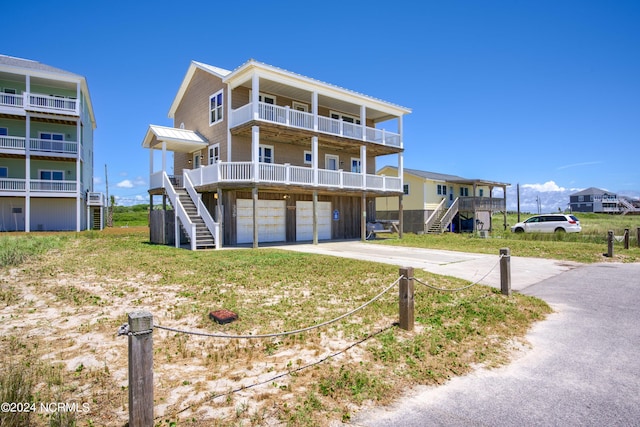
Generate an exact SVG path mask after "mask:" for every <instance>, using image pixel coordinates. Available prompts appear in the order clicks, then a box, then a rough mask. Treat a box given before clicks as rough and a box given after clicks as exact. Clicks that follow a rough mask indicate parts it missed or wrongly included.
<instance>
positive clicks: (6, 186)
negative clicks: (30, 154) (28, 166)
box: [0, 178, 78, 195]
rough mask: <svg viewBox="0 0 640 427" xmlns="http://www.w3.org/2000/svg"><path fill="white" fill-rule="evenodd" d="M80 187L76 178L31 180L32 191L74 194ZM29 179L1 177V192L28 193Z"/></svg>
mask: <svg viewBox="0 0 640 427" xmlns="http://www.w3.org/2000/svg"><path fill="white" fill-rule="evenodd" d="M77 188H78V182H77V181H75V180H46V179H31V180H29V190H30V191H31V193H32V194H33V193H40V194H42V195H44V193H56V194H59V193H64V194H74V193H76V191H77ZM26 189H27V180H26V179H20V178H0V192H10V193H26Z"/></svg>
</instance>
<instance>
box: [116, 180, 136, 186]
mask: <svg viewBox="0 0 640 427" xmlns="http://www.w3.org/2000/svg"><path fill="white" fill-rule="evenodd" d="M116 187H118V188H133V183H132V182H131V181H130V180H128V179H125V180H124V181H120V182H119V183H117V184H116Z"/></svg>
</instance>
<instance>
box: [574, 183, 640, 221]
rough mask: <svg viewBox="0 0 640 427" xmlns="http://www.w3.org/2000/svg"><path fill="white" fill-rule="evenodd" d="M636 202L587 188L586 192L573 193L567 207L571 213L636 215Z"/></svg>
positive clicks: (638, 210) (608, 192) (637, 210)
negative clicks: (630, 213)
mask: <svg viewBox="0 0 640 427" xmlns="http://www.w3.org/2000/svg"><path fill="white" fill-rule="evenodd" d="M636 204H637V201H634V200H630V199H628V198H626V197H619V196H618V195H617V194H615V193H612V192H610V191H605V190H601V189H599V188H595V187H589V188H587V189H586V190H582V191H579V192H577V193H573V194H571V195H570V196H569V207H570V209H571V211H572V212H593V213H620V214H623V215H624V214H626V213H629V212H633V213H638V212H640V208H639V207H638V206H637V205H636Z"/></svg>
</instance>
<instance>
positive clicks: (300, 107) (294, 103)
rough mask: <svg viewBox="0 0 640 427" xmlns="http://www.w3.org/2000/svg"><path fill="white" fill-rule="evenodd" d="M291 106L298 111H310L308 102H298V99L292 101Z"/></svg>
mask: <svg viewBox="0 0 640 427" xmlns="http://www.w3.org/2000/svg"><path fill="white" fill-rule="evenodd" d="M291 108H293V109H294V110H296V111H304V112H305V113H307V112H308V111H309V106H308V105H307V104H303V103H302V102H298V101H292V102H291Z"/></svg>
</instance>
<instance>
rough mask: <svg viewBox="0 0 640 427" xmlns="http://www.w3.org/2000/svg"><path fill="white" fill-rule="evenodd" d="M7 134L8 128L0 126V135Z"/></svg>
mask: <svg viewBox="0 0 640 427" xmlns="http://www.w3.org/2000/svg"><path fill="white" fill-rule="evenodd" d="M7 135H9V129H8V128H0V136H7Z"/></svg>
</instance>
